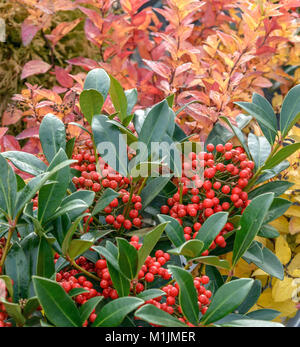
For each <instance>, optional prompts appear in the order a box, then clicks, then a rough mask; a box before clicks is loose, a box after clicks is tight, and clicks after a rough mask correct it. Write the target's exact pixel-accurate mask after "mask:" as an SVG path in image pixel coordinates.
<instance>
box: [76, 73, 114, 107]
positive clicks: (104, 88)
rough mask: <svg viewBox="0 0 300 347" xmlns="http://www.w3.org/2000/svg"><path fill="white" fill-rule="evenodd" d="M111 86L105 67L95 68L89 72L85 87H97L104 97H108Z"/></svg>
mask: <svg viewBox="0 0 300 347" xmlns="http://www.w3.org/2000/svg"><path fill="white" fill-rule="evenodd" d="M109 87H110V78H109V76H108V74H107V73H106V71H105V70H104V69H93V70H91V71H89V72H88V74H87V75H86V79H85V82H84V86H83V89H84V90H86V89H95V90H97V91H98V92H99V93H100V94H102V96H103V99H104V100H105V99H106V98H107V94H108V91H109Z"/></svg>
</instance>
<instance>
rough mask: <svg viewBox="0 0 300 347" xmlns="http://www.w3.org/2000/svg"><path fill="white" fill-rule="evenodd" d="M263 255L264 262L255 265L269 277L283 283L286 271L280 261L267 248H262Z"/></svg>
mask: <svg viewBox="0 0 300 347" xmlns="http://www.w3.org/2000/svg"><path fill="white" fill-rule="evenodd" d="M262 253H263V261H262V262H261V263H259V262H253V263H254V264H255V265H256V266H258V267H259V268H260V269H262V270H263V271H265V272H266V273H268V274H269V275H271V276H273V277H276V278H278V279H280V280H281V281H282V280H283V278H284V269H283V265H282V264H281V262H280V260H279V259H278V258H277V257H276V255H275V254H274V253H273V252H271V251H270V250H269V249H268V248H267V247H263V248H262Z"/></svg>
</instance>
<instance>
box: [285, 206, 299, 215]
mask: <svg viewBox="0 0 300 347" xmlns="http://www.w3.org/2000/svg"><path fill="white" fill-rule="evenodd" d="M285 215H286V216H289V217H300V206H296V205H292V206H291V207H290V208H289V209H288V210H287V211H286V212H285Z"/></svg>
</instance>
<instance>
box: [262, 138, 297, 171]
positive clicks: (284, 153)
mask: <svg viewBox="0 0 300 347" xmlns="http://www.w3.org/2000/svg"><path fill="white" fill-rule="evenodd" d="M299 148H300V143H293V144H292V145H288V146H285V147H283V148H281V149H280V150H279V151H278V152H277V153H276V154H275V155H274V156H273V157H272V158H270V160H268V161H267V162H266V164H265V165H264V166H263V169H264V170H268V169H272V168H273V167H274V166H277V165H279V164H280V163H281V162H282V161H284V160H285V159H287V158H288V157H289V156H291V155H292V154H293V153H294V152H296V151H297V150H298V149H299Z"/></svg>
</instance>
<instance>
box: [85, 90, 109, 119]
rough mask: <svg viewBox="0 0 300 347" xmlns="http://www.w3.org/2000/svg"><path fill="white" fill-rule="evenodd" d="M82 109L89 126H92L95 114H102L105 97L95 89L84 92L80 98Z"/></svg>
mask: <svg viewBox="0 0 300 347" xmlns="http://www.w3.org/2000/svg"><path fill="white" fill-rule="evenodd" d="M79 102H80V108H81V111H82V113H83V115H84V117H85V119H86V120H87V121H88V123H89V124H92V119H93V117H94V115H95V114H99V113H101V109H102V106H103V104H104V99H103V96H102V94H101V93H100V92H98V91H97V90H95V89H86V90H83V91H82V92H81V94H80V97H79Z"/></svg>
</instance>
